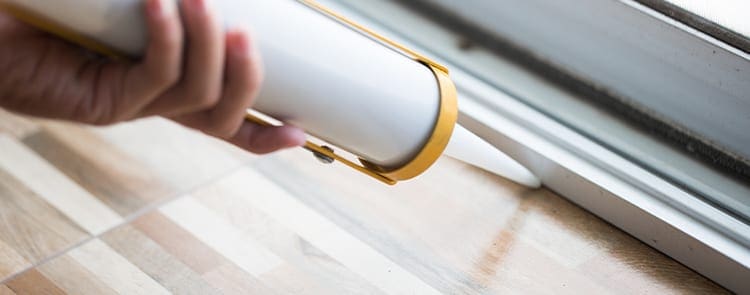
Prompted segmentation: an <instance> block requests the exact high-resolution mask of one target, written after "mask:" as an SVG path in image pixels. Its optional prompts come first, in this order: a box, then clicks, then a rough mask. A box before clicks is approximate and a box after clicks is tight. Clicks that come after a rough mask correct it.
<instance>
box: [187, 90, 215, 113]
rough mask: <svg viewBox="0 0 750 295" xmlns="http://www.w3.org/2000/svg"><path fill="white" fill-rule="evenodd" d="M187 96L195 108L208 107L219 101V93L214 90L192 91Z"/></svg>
mask: <svg viewBox="0 0 750 295" xmlns="http://www.w3.org/2000/svg"><path fill="white" fill-rule="evenodd" d="M187 98H188V99H187V101H188V102H189V103H190V104H191V105H193V106H195V107H196V108H199V109H210V108H213V107H214V106H216V104H218V103H219V100H220V95H219V94H218V92H214V91H192V92H191V93H189V94H188V95H187Z"/></svg>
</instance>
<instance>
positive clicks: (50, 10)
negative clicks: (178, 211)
mask: <svg viewBox="0 0 750 295" xmlns="http://www.w3.org/2000/svg"><path fill="white" fill-rule="evenodd" d="M213 3H214V6H215V8H216V9H217V10H218V12H219V13H220V14H221V16H222V18H223V19H224V20H225V21H226V22H227V24H228V25H230V26H236V25H246V26H248V27H250V28H252V30H253V32H254V33H255V38H254V39H255V40H256V44H257V45H258V46H259V48H260V51H261V54H262V56H263V58H264V64H265V68H266V77H265V80H264V84H263V85H262V89H261V93H260V95H259V97H258V99H257V100H256V103H255V105H254V109H255V110H257V111H259V112H261V113H263V114H266V115H268V116H271V117H273V118H276V119H279V120H281V121H284V122H286V123H289V124H293V125H295V126H299V127H301V128H303V129H304V130H305V131H306V132H308V133H310V134H312V135H314V136H316V137H318V138H320V139H322V140H325V141H327V142H329V143H331V144H333V145H335V146H337V147H339V148H341V149H344V150H346V151H348V152H350V153H352V154H353V155H355V156H357V157H358V158H359V159H360V161H361V162H362V163H363V166H358V165H356V164H353V163H351V162H349V161H347V160H346V159H344V158H342V157H339V156H338V155H337V154H335V153H333V152H332V151H331V150H330V149H328V148H323V147H320V146H317V145H314V144H312V143H308V145H307V148H308V149H310V150H311V151H313V152H314V153H316V155H317V156H319V157H321V158H328V159H335V160H339V161H342V162H345V164H347V165H349V166H351V167H353V168H355V169H357V170H359V171H362V172H364V173H366V174H368V175H370V176H373V177H376V178H378V179H379V180H381V181H384V182H387V183H391V184H393V183H395V182H396V181H399V180H406V179H409V178H412V177H415V176H417V175H419V174H421V173H422V172H424V171H425V170H426V169H427V168H428V167H429V166H430V165H431V164H432V163H433V162H434V161H435V160H436V159H437V158H438V157H439V155H440V154H442V152H443V150H444V149H445V147H446V145H447V143H448V141H449V140H450V137H451V135H452V134H453V132H455V134H457V135H459V136H456V139H459V141H455V140H452V141H451V144H450V146H451V150H453V151H454V154H455V155H459V156H458V158H459V159H464V158H463V157H462V156H461V155H465V156H469V155H470V156H471V159H470V160H469V161H468V162H469V163H470V164H474V165H478V166H480V167H484V168H486V170H488V171H491V172H495V173H498V174H500V175H502V176H505V177H508V178H510V179H512V180H514V181H517V182H519V183H522V184H525V185H529V186H538V180H536V178H535V177H533V175H531V174H530V173H529V172H528V171H527V170H526V169H525V168H523V167H522V166H520V165H518V164H517V163H515V162H514V161H512V160H510V159H509V158H507V156H505V155H504V154H502V153H500V152H499V151H497V150H496V149H495V148H493V147H492V146H490V145H489V144H487V143H486V142H483V141H482V140H481V139H479V138H476V136H475V135H473V134H471V133H469V132H468V131H465V130H463V129H462V128H460V127H459V128H457V129H456V130H455V131H453V128H454V126H455V122H456V116H457V106H456V102H455V100H456V97H455V96H456V94H455V87H454V86H453V84H452V82H451V81H450V79H449V78H448V73H447V70H446V69H444V68H443V67H442V66H440V65H438V64H436V63H434V62H431V61H430V60H428V59H426V58H423V57H421V56H419V55H418V54H416V53H413V52H411V51H410V50H408V49H406V48H403V47H400V46H399V45H398V44H395V43H391V42H390V41H389V40H387V39H385V38H381V37H380V36H378V35H376V34H374V33H372V32H370V31H368V30H367V29H365V28H362V27H359V26H358V25H356V24H354V23H351V22H349V21H348V20H346V19H344V18H342V17H340V16H338V15H336V14H335V13H333V12H331V11H328V10H327V9H325V8H323V7H321V6H319V5H318V4H316V3H314V2H312V1H295V0H220V1H214V2H213ZM0 4H3V6H4V8H6V9H8V10H9V11H11V12H13V13H15V14H16V15H17V16H21V18H24V19H25V20H27V21H29V22H31V23H34V24H37V25H40V26H42V27H44V28H45V29H48V30H51V31H53V32H56V33H58V34H61V35H64V36H65V37H68V38H71V39H73V40H74V41H79V42H81V43H87V44H89V45H92V44H94V45H95V46H94V47H101V48H108V49H111V50H113V51H115V52H118V53H121V54H123V55H126V56H131V57H138V56H141V55H142V53H143V52H144V51H145V48H146V42H147V30H146V27H145V20H144V15H143V8H142V5H143V4H142V0H55V1H49V0H0ZM256 119H257V118H256ZM469 151H470V152H469ZM479 155H484V156H485V157H487V159H482V158H479ZM498 157H499V158H498ZM509 163H513V164H515V166H514V165H512V164H509ZM519 171H520V172H519ZM524 171H525V172H524Z"/></svg>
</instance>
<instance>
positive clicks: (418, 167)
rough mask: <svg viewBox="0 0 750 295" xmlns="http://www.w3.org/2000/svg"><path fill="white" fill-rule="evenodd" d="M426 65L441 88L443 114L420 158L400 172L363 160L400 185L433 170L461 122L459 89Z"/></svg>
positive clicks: (439, 72) (439, 114)
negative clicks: (457, 122) (400, 182)
mask: <svg viewBox="0 0 750 295" xmlns="http://www.w3.org/2000/svg"><path fill="white" fill-rule="evenodd" d="M425 65H426V66H427V67H428V68H430V70H432V72H433V73H434V74H435V78H436V79H437V82H438V87H439V88H440V111H439V112H438V118H437V121H436V122H435V127H434V129H433V130H432V134H431V135H430V137H429V139H427V141H426V142H425V144H424V146H423V147H422V149H421V150H420V151H419V153H417V155H416V156H415V157H414V158H413V159H412V160H411V161H409V162H408V163H406V164H405V165H403V166H401V167H398V168H391V169H388V168H384V167H380V166H378V165H375V164H372V163H370V162H367V161H365V160H362V159H360V162H362V164H363V165H365V166H366V167H367V168H369V169H373V170H375V171H377V172H378V173H380V174H382V175H384V176H386V177H388V178H390V179H393V180H397V181H402V180H407V179H411V178H414V177H417V176H419V175H420V174H422V173H423V172H425V171H427V169H429V168H430V166H432V164H434V163H435V162H436V161H437V160H438V159H439V158H440V156H441V155H442V154H443V151H445V148H446V147H447V146H448V142H449V141H450V138H451V136H452V135H453V129H454V128H455V126H456V121H458V93H457V91H456V86H455V85H454V84H453V81H451V79H450V77H448V74H447V73H446V72H444V71H442V70H441V69H439V68H436V67H433V66H431V65H430V64H426V63H425Z"/></svg>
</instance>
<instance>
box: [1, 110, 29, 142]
mask: <svg viewBox="0 0 750 295" xmlns="http://www.w3.org/2000/svg"><path fill="white" fill-rule="evenodd" d="M38 129H39V125H38V124H36V123H35V122H34V121H33V120H32V119H29V118H27V117H25V116H21V115H17V114H14V113H11V112H8V111H6V110H3V109H2V108H0V133H2V134H7V135H9V136H11V137H15V138H23V137H25V136H26V135H28V134H31V133H34V132H36V131H37V130H38Z"/></svg>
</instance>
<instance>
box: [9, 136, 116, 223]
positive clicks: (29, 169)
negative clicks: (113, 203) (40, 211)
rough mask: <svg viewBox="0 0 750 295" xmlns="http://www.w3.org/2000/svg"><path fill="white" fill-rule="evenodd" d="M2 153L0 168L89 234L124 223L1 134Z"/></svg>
mask: <svg viewBox="0 0 750 295" xmlns="http://www.w3.org/2000/svg"><path fill="white" fill-rule="evenodd" d="M0 150H2V151H3V156H2V157H0V169H4V170H5V171H7V172H8V174H11V175H12V176H13V177H15V178H17V179H18V180H19V181H20V182H22V185H23V186H28V187H29V188H30V189H31V190H32V191H33V192H34V193H36V194H38V196H40V197H42V198H44V200H45V201H47V202H49V204H50V205H52V206H54V207H55V208H57V209H59V210H60V211H61V212H63V213H64V214H65V215H66V216H68V218H70V219H72V220H74V221H75V222H76V223H77V224H78V225H80V226H81V227H83V228H84V229H86V230H87V231H88V232H89V233H91V234H98V233H101V232H103V231H104V230H106V229H108V228H111V227H113V226H115V225H117V224H120V223H121V222H122V218H121V217H120V216H119V215H118V214H117V213H115V212H114V211H112V209H111V208H109V207H107V206H106V205H104V204H102V203H101V202H100V201H99V200H98V199H97V198H96V197H94V196H93V195H91V193H89V192H88V191H86V190H85V189H83V188H81V187H80V186H78V185H77V184H76V183H75V182H73V181H71V180H70V179H69V178H67V177H65V176H64V175H63V174H62V173H60V171H58V170H57V169H55V168H54V167H53V166H52V165H50V164H49V163H48V162H46V161H45V160H44V159H42V158H41V157H39V156H38V155H37V154H35V153H34V152H33V151H31V150H29V149H28V148H27V147H25V146H23V145H22V144H21V143H19V142H17V141H16V140H14V139H12V138H8V137H5V136H2V135H0ZM19 186H20V185H19ZM18 197H19V198H23V196H18ZM29 213H30V214H32V215H33V214H34V212H29Z"/></svg>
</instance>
